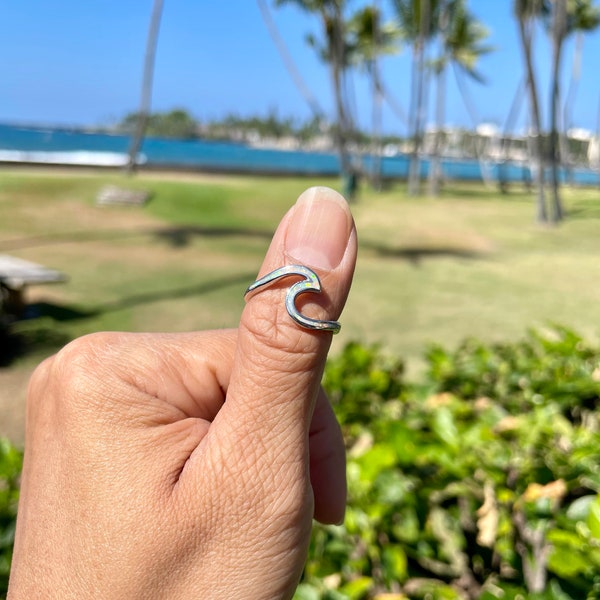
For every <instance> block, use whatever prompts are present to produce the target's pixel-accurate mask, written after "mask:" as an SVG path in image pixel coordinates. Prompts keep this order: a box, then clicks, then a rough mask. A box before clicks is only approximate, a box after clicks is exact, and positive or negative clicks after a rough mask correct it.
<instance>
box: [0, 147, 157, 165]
mask: <svg viewBox="0 0 600 600" xmlns="http://www.w3.org/2000/svg"><path fill="white" fill-rule="evenodd" d="M146 160H147V159H146V156H145V155H143V154H139V155H138V157H137V162H138V164H144V163H145V162H146ZM127 161H128V155H127V154H125V153H123V152H88V151H85V150H76V151H72V152H44V151H39V150H0V162H20V163H28V162H30V163H45V164H51V165H84V166H91V167H123V166H125V165H126V164H127Z"/></svg>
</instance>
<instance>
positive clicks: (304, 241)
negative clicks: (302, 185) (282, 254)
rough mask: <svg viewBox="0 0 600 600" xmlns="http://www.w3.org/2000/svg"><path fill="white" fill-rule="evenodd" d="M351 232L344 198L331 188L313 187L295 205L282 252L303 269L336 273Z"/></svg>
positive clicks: (350, 219)
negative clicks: (309, 268) (314, 268)
mask: <svg viewBox="0 0 600 600" xmlns="http://www.w3.org/2000/svg"><path fill="white" fill-rule="evenodd" d="M351 230H352V217H351V215H350V210H349V209H348V204H347V203H346V201H345V200H344V198H343V197H342V196H341V195H340V194H338V193H337V192H336V191H334V190H332V189H330V188H327V187H312V188H309V189H308V190H306V191H305V192H303V193H302V194H301V195H300V197H299V198H298V200H297V201H296V204H295V206H294V208H293V213H292V218H291V221H290V224H289V226H288V229H287V234H286V239H285V250H286V253H287V254H288V255H289V257H290V258H291V259H293V260H294V261H296V262H299V263H301V264H303V265H306V266H309V267H316V268H318V269H326V270H331V269H335V267H337V266H338V265H339V264H340V262H341V260H342V258H343V256H344V253H345V252H346V246H347V245H348V238H349V237H350V232H351Z"/></svg>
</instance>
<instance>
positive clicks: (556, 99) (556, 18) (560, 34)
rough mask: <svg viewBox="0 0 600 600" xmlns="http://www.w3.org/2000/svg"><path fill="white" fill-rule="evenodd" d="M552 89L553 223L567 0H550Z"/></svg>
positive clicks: (558, 213)
mask: <svg viewBox="0 0 600 600" xmlns="http://www.w3.org/2000/svg"><path fill="white" fill-rule="evenodd" d="M551 2H552V7H551V14H552V18H551V38H552V89H551V92H550V178H551V183H552V204H551V206H552V216H551V219H552V221H553V222H554V223H557V222H558V221H561V220H562V218H563V209H562V203H561V200H560V192H559V187H560V183H559V173H558V171H559V166H560V155H559V143H558V141H559V140H558V118H559V115H558V112H559V106H560V104H559V103H560V65H561V58H562V48H563V43H564V41H565V37H566V36H567V0H551Z"/></svg>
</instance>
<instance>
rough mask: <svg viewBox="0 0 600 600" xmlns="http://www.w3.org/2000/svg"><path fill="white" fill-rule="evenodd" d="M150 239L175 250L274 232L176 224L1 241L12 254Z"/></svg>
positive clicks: (268, 235)
mask: <svg viewBox="0 0 600 600" xmlns="http://www.w3.org/2000/svg"><path fill="white" fill-rule="evenodd" d="M143 236H150V237H154V238H155V239H157V240H158V241H163V242H166V243H167V244H168V245H170V246H172V247H174V248H181V247H185V246H188V245H189V244H191V243H192V241H193V240H194V238H197V237H204V238H206V237H213V238H215V237H235V236H239V237H249V238H258V239H264V240H270V239H271V238H272V237H273V231H270V230H265V229H255V228H251V227H218V226H214V227H212V226H211V227H208V226H202V225H173V226H165V227H140V228H136V229H100V230H97V231H94V230H87V229H86V230H82V231H62V232H56V233H47V234H43V235H33V236H28V237H23V238H16V239H11V240H0V252H10V251H14V250H22V249H25V248H36V247H39V246H51V245H57V244H70V243H74V242H77V243H80V242H112V241H115V240H123V239H128V238H134V237H143Z"/></svg>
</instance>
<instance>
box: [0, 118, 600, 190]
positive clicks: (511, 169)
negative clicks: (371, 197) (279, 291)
mask: <svg viewBox="0 0 600 600" xmlns="http://www.w3.org/2000/svg"><path fill="white" fill-rule="evenodd" d="M128 146H129V137H128V136H124V135H110V134H100V133H84V132H80V131H69V130H65V129H59V128H34V127H21V126H16V125H7V124H5V125H2V124H0V163H1V162H4V163H11V162H32V163H46V164H63V165H64V164H67V165H69V164H73V165H90V166H122V165H125V164H126V162H127V149H128ZM139 159H140V162H143V163H145V164H147V165H152V166H158V167H164V168H168V167H172V168H186V169H198V170H205V171H224V172H231V171H235V172H247V173H297V174H304V175H334V174H337V173H338V172H339V161H338V159H337V156H336V155H335V154H332V153H322V152H303V151H284V150H276V149H264V148H253V147H251V146H246V145H244V144H236V143H230V142H208V141H199V140H190V141H181V140H166V139H158V138H147V139H145V140H144V144H143V146H142V149H141V152H140V156H139ZM362 161H363V166H364V167H365V169H367V170H368V169H369V166H370V158H369V157H364V158H363V159H362ZM408 165H409V159H408V157H407V156H405V155H397V156H391V157H387V156H386V157H383V158H382V159H381V169H382V174H383V176H384V177H391V178H405V177H407V175H408ZM428 167H429V165H428V162H427V161H426V160H424V161H422V162H421V174H422V175H423V176H426V174H427V172H428ZM442 168H443V174H444V177H446V178H447V179H459V180H472V181H481V180H482V179H483V175H485V178H486V179H487V180H497V179H498V177H499V175H500V169H502V171H503V173H502V176H503V177H504V179H505V180H506V181H523V180H531V178H532V175H531V173H530V172H529V169H528V168H527V167H525V166H523V165H518V164H514V163H505V164H504V165H503V166H500V165H498V164H496V163H493V162H487V163H485V164H480V163H479V162H478V161H475V160H465V159H445V160H443V161H442ZM482 170H483V175H482ZM571 177H572V179H573V181H574V182H575V183H577V184H580V185H598V184H599V183H600V174H599V173H598V172H595V171H592V170H589V169H575V170H573V172H572V174H571ZM562 178H563V179H565V174H564V173H563V174H562Z"/></svg>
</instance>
